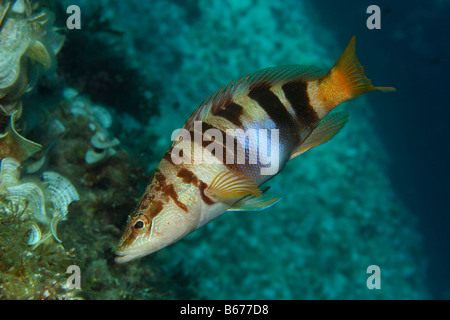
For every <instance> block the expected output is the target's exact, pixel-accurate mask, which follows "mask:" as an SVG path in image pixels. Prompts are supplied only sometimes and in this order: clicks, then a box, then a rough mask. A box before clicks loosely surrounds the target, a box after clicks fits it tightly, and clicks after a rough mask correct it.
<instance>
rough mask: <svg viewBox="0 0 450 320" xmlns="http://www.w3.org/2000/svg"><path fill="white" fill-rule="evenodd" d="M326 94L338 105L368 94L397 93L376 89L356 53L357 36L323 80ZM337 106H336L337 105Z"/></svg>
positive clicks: (388, 89)
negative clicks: (378, 92) (372, 92)
mask: <svg viewBox="0 0 450 320" xmlns="http://www.w3.org/2000/svg"><path fill="white" fill-rule="evenodd" d="M321 82H322V85H323V86H324V89H325V91H324V92H325V93H326V94H327V95H331V97H328V98H333V100H334V101H335V102H337V104H340V103H342V102H344V101H347V100H350V99H353V98H355V97H357V96H359V95H361V94H364V93H366V92H370V91H374V90H380V91H383V92H392V91H395V90H396V89H395V88H392V87H375V86H373V85H372V82H371V81H370V80H369V78H367V76H366V74H365V73H364V67H363V66H362V65H361V64H360V63H359V61H358V58H357V57H356V52H355V36H353V37H352V39H351V40H350V43H349V44H348V46H347V48H346V49H345V51H344V52H343V53H342V55H341V56H340V57H339V59H338V60H337V61H336V63H335V64H334V66H333V67H332V68H331V69H330V71H329V72H328V73H327V74H326V75H324V76H323V78H322V79H321ZM337 104H336V105H337Z"/></svg>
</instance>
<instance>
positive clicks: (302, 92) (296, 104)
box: [282, 80, 320, 128]
mask: <svg viewBox="0 0 450 320" xmlns="http://www.w3.org/2000/svg"><path fill="white" fill-rule="evenodd" d="M282 89H283V92H284V95H285V96H286V99H288V101H289V103H290V104H291V106H292V108H293V109H294V111H295V114H296V115H297V118H298V120H299V121H300V123H301V124H302V125H304V126H306V127H307V128H314V127H315V126H316V124H317V122H318V121H319V120H320V119H319V117H318V116H317V113H316V111H315V110H314V108H313V107H312V105H311V103H310V101H309V97H308V92H307V90H306V89H307V83H306V82H305V81H303V80H293V81H289V82H287V83H285V84H284V85H283V86H282Z"/></svg>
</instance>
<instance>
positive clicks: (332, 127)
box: [289, 111, 349, 160]
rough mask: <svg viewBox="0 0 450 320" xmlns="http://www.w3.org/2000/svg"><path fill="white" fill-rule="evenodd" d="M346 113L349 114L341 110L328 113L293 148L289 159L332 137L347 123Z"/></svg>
mask: <svg viewBox="0 0 450 320" xmlns="http://www.w3.org/2000/svg"><path fill="white" fill-rule="evenodd" d="M348 115H349V114H348V112H347V111H341V112H336V113H333V114H330V115H329V116H327V117H326V118H324V119H323V120H322V121H321V122H320V123H319V124H318V125H317V127H316V128H315V129H314V130H313V132H311V134H310V135H309V136H308V138H306V140H305V141H304V142H303V143H302V144H301V145H300V146H299V147H298V148H297V150H295V152H294V153H293V154H292V155H291V158H290V159H289V160H292V159H294V158H295V157H298V156H299V155H301V154H302V153H305V152H306V151H308V150H309V149H312V148H314V147H317V146H318V145H320V144H322V143H325V142H327V141H328V140H330V139H331V138H333V137H334V136H335V135H336V134H337V133H338V132H339V130H341V129H342V128H343V127H344V126H345V124H346V123H347V121H348Z"/></svg>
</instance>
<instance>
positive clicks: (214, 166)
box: [115, 36, 395, 263]
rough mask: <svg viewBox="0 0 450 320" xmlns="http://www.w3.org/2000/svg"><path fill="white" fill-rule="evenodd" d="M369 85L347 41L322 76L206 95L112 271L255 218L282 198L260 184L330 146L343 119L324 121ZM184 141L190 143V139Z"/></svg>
mask: <svg viewBox="0 0 450 320" xmlns="http://www.w3.org/2000/svg"><path fill="white" fill-rule="evenodd" d="M374 90H378V91H382V92H392V91H395V88H392V87H375V86H373V85H372V83H371V81H370V80H369V79H368V78H367V76H366V75H365V73H364V68H363V66H362V65H361V64H360V62H359V61H358V58H357V56H356V52H355V36H353V37H352V39H351V41H350V43H349V44H348V46H347V47H346V49H345V50H344V52H343V53H342V55H341V56H340V57H339V59H338V60H337V61H336V63H335V64H334V65H333V67H332V68H331V69H330V70H329V71H328V72H326V71H324V70H323V69H321V68H318V67H314V66H305V65H286V66H280V67H269V68H265V69H262V70H260V71H257V72H255V73H253V74H251V75H248V76H247V77H245V78H241V79H240V80H238V81H234V82H231V83H230V84H229V85H227V86H224V87H223V88H222V89H220V90H218V91H217V92H216V93H214V94H213V95H211V96H209V97H208V98H207V99H206V100H205V101H203V103H201V104H200V106H199V107H198V108H197V109H196V110H195V111H194V113H193V114H192V115H191V117H190V118H189V119H188V120H187V121H186V123H185V125H184V126H183V128H181V129H179V130H176V131H175V132H174V133H173V134H172V141H173V143H172V145H171V146H170V147H169V149H168V151H167V152H166V153H165V155H164V156H163V158H162V160H161V162H160V163H159V165H158V167H157V168H156V170H155V172H154V174H153V176H152V178H151V179H150V182H149V184H148V186H147V187H146V189H145V192H144V194H143V196H142V198H141V200H140V201H139V203H138V205H137V207H136V209H135V210H134V211H133V212H132V213H131V214H130V215H129V217H128V220H127V224H126V227H125V231H124V233H123V235H122V237H121V238H120V240H119V243H118V246H117V249H116V251H115V254H116V257H115V262H116V263H125V262H128V261H131V260H134V259H138V258H141V257H143V256H146V255H148V254H151V253H154V252H156V251H158V250H160V249H162V248H165V247H167V246H169V245H171V244H174V243H176V242H177V241H179V240H181V239H182V238H184V237H185V236H186V235H188V234H190V233H191V232H193V231H195V230H197V229H198V228H200V227H202V226H204V225H206V224H207V223H209V222H211V221H213V220H214V219H216V218H218V217H219V216H221V215H223V214H224V213H225V212H229V211H259V210H263V209H267V208H269V207H271V206H273V205H274V204H276V203H277V202H279V201H280V199H281V197H280V196H279V195H276V194H274V193H272V192H271V191H270V190H269V189H270V188H269V187H265V186H263V184H264V183H266V182H267V181H268V180H270V179H271V178H272V177H274V176H275V175H277V174H278V173H279V172H280V171H281V170H282V169H283V168H284V167H285V165H286V163H287V162H288V161H289V160H292V159H294V158H296V157H298V156H299V155H301V154H303V153H305V152H306V151H308V150H310V149H312V148H314V147H316V146H318V145H320V144H323V143H325V142H327V141H328V140H330V139H331V138H333V137H334V136H335V135H336V134H337V133H338V132H339V131H340V130H341V129H342V128H343V127H344V126H345V124H346V123H347V121H348V118H349V114H348V112H347V111H340V112H333V113H330V112H331V111H332V110H333V109H334V108H335V107H337V106H338V105H340V104H342V103H343V102H345V101H348V100H350V99H353V98H355V97H358V96H360V95H362V94H364V93H367V92H370V91H374ZM192 137H194V138H193V139H192Z"/></svg>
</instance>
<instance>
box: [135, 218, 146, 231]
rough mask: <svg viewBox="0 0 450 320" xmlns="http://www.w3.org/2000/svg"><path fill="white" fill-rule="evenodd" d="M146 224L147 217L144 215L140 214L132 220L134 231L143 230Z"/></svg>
mask: <svg viewBox="0 0 450 320" xmlns="http://www.w3.org/2000/svg"><path fill="white" fill-rule="evenodd" d="M147 225H148V218H147V217H146V216H140V217H138V218H137V219H136V220H134V221H133V229H134V231H136V232H140V231H143V230H144V229H145V227H147Z"/></svg>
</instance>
